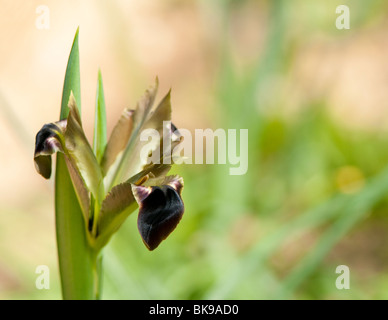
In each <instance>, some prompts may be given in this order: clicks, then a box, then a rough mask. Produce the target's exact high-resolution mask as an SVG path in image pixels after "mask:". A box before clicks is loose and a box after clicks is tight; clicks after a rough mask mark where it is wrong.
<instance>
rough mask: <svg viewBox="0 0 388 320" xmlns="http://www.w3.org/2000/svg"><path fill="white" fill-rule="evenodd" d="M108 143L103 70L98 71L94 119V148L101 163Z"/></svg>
mask: <svg viewBox="0 0 388 320" xmlns="http://www.w3.org/2000/svg"><path fill="white" fill-rule="evenodd" d="M106 143H107V137H106V111H105V97H104V87H103V85H102V76H101V70H99V71H98V81H97V94H96V111H95V119H94V138H93V150H94V154H95V155H96V158H97V161H98V162H99V163H100V162H101V159H102V156H103V155H104V150H105V147H106Z"/></svg>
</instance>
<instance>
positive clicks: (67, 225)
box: [55, 29, 96, 299]
mask: <svg viewBox="0 0 388 320" xmlns="http://www.w3.org/2000/svg"><path fill="white" fill-rule="evenodd" d="M71 91H73V93H74V98H75V100H76V101H77V105H78V107H79V108H80V106H81V92H80V72H79V52H78V29H77V32H76V34H75V37H74V42H73V46H72V49H71V52H70V56H69V61H68V64H67V69H66V75H65V82H64V86H63V95H62V104H61V113H60V119H66V118H67V115H68V113H69V108H68V106H67V103H68V101H69V97H70V92H71ZM55 218H56V219H55V220H56V221H55V223H56V233H57V246H58V258H59V269H60V275H61V283H62V294H63V298H64V299H94V298H95V296H96V295H95V289H94V288H95V284H94V282H95V281H94V279H95V276H94V274H95V272H94V271H93V270H94V265H95V263H94V254H93V253H92V252H91V249H90V248H89V245H88V240H87V237H86V232H85V231H86V226H85V223H84V219H83V217H82V210H81V207H80V205H79V202H78V199H77V196H76V193H75V191H74V187H73V184H72V182H71V179H70V176H69V172H68V170H67V166H66V163H65V159H64V155H63V154H60V153H58V155H57V164H56V176H55Z"/></svg>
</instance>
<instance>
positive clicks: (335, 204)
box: [0, 0, 388, 299]
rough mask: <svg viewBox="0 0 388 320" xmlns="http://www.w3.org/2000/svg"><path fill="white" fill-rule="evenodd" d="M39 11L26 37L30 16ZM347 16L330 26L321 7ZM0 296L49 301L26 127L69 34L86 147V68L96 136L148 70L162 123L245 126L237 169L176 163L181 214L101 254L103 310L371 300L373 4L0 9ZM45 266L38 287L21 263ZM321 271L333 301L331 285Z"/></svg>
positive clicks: (55, 102)
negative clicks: (97, 121)
mask: <svg viewBox="0 0 388 320" xmlns="http://www.w3.org/2000/svg"><path fill="white" fill-rule="evenodd" d="M42 4H43V5H46V6H47V7H48V8H49V10H50V28H49V29H48V30H39V29H37V28H36V26H35V22H36V19H37V17H38V16H39V14H37V13H36V11H35V10H36V8H37V7H38V6H39V5H42ZM341 4H346V5H348V6H349V8H350V21H351V22H350V30H338V29H337V28H336V27H335V21H336V18H337V17H338V14H336V8H337V6H338V5H341ZM0 5H1V6H0V8H1V10H0V27H1V28H0V42H1V46H0V59H1V63H0V137H1V139H0V150H1V151H0V152H1V157H0V181H1V182H0V299H15V298H18V299H59V298H60V297H61V294H60V287H59V275H58V265H57V251H56V243H55V224H54V192H53V179H51V180H50V181H45V180H44V179H42V178H41V177H40V176H39V175H38V174H37V173H36V172H35V169H34V165H33V148H34V139H35V134H36V132H37V131H38V130H39V129H40V128H41V126H42V125H43V124H44V123H48V122H52V121H54V120H56V119H57V118H58V117H59V109H60V100H61V94H62V86H63V79H64V74H65V69H66V63H67V58H68V55H69V52H70V48H71V43H72V40H73V37H74V33H75V31H76V28H77V27H78V26H80V38H79V41H80V42H79V44H80V64H81V89H82V105H83V110H82V118H83V123H84V127H85V131H86V132H87V135H88V137H89V138H90V139H91V137H92V130H93V122H94V104H95V90H96V84H97V72H98V68H101V71H102V75H103V79H104V90H105V98H106V104H107V116H108V132H110V130H111V129H112V126H113V125H114V124H115V122H116V120H117V119H118V117H119V115H120V113H121V111H122V109H123V108H124V107H130V106H132V107H133V106H135V104H136V101H137V100H138V99H139V97H140V96H141V95H142V93H143V91H144V90H145V88H147V87H148V85H150V84H151V83H152V82H153V80H154V78H155V76H156V75H158V76H159V79H160V90H159V95H158V97H159V99H160V98H161V97H162V95H164V93H166V92H167V91H168V90H169V88H170V87H172V104H173V120H174V123H175V124H176V125H177V126H178V127H181V128H188V129H190V130H191V131H194V129H196V128H203V129H204V128H212V129H216V128H225V129H243V128H246V129H249V170H248V172H247V174H246V175H242V176H230V175H229V174H228V170H229V166H228V165H185V166H175V168H174V172H176V173H179V174H181V175H182V176H183V177H184V180H185V189H184V191H183V199H184V201H185V205H186V211H185V215H184V218H183V220H182V221H181V223H180V224H179V226H178V228H177V229H176V230H175V231H174V232H173V233H172V234H171V236H170V237H169V238H168V239H167V240H166V241H165V242H163V243H162V245H161V246H160V247H159V248H158V249H157V250H155V251H154V252H148V251H147V250H146V248H145V247H144V245H143V243H142V241H141V238H140V236H139V234H138V232H137V227H136V217H137V214H136V213H134V214H132V215H131V216H130V217H129V219H128V220H127V221H126V222H125V224H124V225H123V227H122V228H121V229H120V231H119V232H118V233H117V234H116V235H115V236H114V238H113V240H112V241H111V243H110V244H109V246H108V247H107V248H106V249H105V252H104V253H105V256H104V267H105V278H104V295H103V298H105V299H210V298H215V299H272V298H285V299H293V298H296V299H370V298H376V299H387V298H388V251H387V249H386V248H387V245H388V235H387V234H388V233H387V230H388V210H387V206H388V197H387V196H388V167H387V165H388V148H387V146H388V130H387V128H388V102H387V101H388V59H387V58H386V57H387V56H388V37H387V30H388V14H387V9H388V3H387V1H383V0H370V1H364V0H352V1H350V0H348V1H334V0H327V1H319V2H318V1H310V0H293V1H286V0H284V1H280V0H273V1H269V0H267V1H264V0H263V1H259V0H256V1H255V0H251V1H249V0H246V1H244V0H236V1H227V0H215V1H207V0H202V1H201V0H198V1H194V0H191V1H190V0H189V1H179V0H166V1H157V0H134V1H118V0H117V1H106V0H105V1H104V0H99V1H94V0H83V1H75V0H70V1H53V0H45V1H40V0H39V1H35V0H30V1H22V0H16V1H9V0H8V1H4V0H2V1H0ZM38 265H47V266H49V267H50V271H51V273H50V280H51V282H50V285H51V287H50V290H37V289H36V288H35V279H36V276H37V275H36V274H35V268H36V267H37V266H38ZM338 265H347V266H348V267H349V268H350V274H351V276H350V280H351V282H350V290H338V289H337V288H336V286H335V280H336V277H337V276H338V274H336V273H335V270H336V267H337V266H338Z"/></svg>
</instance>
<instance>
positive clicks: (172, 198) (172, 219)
mask: <svg viewBox="0 0 388 320" xmlns="http://www.w3.org/2000/svg"><path fill="white" fill-rule="evenodd" d="M164 183H166V184H163V185H161V186H148V187H147V186H137V185H133V186H132V190H133V194H134V196H135V199H136V201H137V202H138V204H139V215H138V219H137V226H138V229H139V232H140V235H141V237H142V239H143V242H144V244H145V245H146V247H147V248H148V249H149V250H154V249H156V248H157V247H158V246H159V244H160V243H161V242H162V241H163V240H165V239H166V238H167V237H168V236H169V235H170V233H171V232H172V231H174V229H175V228H176V226H177V225H178V223H179V222H180V220H181V219H182V216H183V213H184V210H185V208H184V204H183V201H182V198H181V191H182V188H183V179H182V178H180V177H176V176H172V177H168V178H166V179H165V181H164Z"/></svg>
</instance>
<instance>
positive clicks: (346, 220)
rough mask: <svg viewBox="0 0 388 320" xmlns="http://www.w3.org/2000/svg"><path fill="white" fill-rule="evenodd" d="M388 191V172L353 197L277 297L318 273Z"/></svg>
mask: <svg viewBox="0 0 388 320" xmlns="http://www.w3.org/2000/svg"><path fill="white" fill-rule="evenodd" d="M387 191H388V169H386V170H385V171H383V172H382V173H381V174H380V175H379V176H378V177H376V178H375V179H374V180H372V181H371V182H370V184H369V185H368V187H367V188H365V189H364V190H363V191H362V192H361V193H360V194H359V195H356V196H354V197H350V198H349V201H348V204H347V205H346V206H345V208H344V209H343V211H342V212H341V214H340V216H339V218H338V219H337V221H335V223H334V224H333V225H332V226H331V227H330V228H329V229H328V230H327V231H326V232H325V233H324V234H323V235H322V236H321V238H320V240H319V242H318V244H317V245H316V246H315V247H314V250H312V251H311V253H309V254H308V255H306V257H304V259H303V260H302V261H301V262H300V263H299V264H298V266H297V267H296V268H295V269H294V270H292V272H291V273H290V274H289V275H288V276H287V278H286V279H285V281H284V282H283V285H282V288H281V289H280V290H281V291H280V292H278V297H277V298H283V297H284V295H286V294H288V293H289V292H293V291H295V290H296V289H297V288H298V286H299V285H301V284H302V283H303V281H305V280H306V279H307V278H308V277H309V276H310V275H311V273H312V272H314V270H315V269H316V268H317V267H318V266H319V264H320V263H321V262H322V260H323V259H324V258H325V257H326V255H327V254H328V253H329V252H330V250H331V249H332V248H333V247H334V245H335V244H336V243H337V242H338V241H340V240H341V239H342V238H343V237H344V236H345V235H346V234H347V233H348V232H349V230H351V228H352V227H353V226H354V225H355V224H356V223H357V222H359V221H360V220H361V219H362V218H363V217H365V215H366V214H368V213H369V212H370V210H371V208H372V206H373V205H374V204H375V203H377V202H378V201H380V200H381V199H382V198H383V197H385V196H386V194H387ZM333 272H334V271H333Z"/></svg>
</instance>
